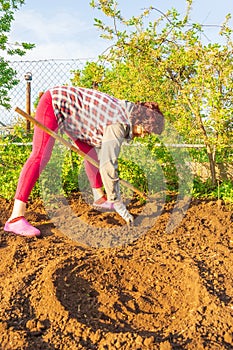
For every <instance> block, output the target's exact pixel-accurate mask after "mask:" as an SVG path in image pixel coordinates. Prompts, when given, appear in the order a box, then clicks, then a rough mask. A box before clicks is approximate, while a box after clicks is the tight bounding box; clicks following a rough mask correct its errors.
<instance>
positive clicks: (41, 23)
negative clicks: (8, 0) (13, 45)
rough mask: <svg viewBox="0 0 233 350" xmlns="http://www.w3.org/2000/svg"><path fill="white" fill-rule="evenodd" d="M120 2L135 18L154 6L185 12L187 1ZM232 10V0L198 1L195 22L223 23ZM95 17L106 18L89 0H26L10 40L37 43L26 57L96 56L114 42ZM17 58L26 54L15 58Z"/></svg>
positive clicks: (212, 30) (210, 34)
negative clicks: (96, 25) (105, 33)
mask: <svg viewBox="0 0 233 350" xmlns="http://www.w3.org/2000/svg"><path fill="white" fill-rule="evenodd" d="M118 4H119V9H120V10H121V11H122V14H123V15H124V16H125V17H131V16H137V15H139V14H140V12H141V10H142V9H144V8H148V7H149V6H150V5H151V6H153V7H155V8H157V9H158V10H160V11H163V12H166V11H167V10H168V9H171V8H172V7H174V8H176V9H177V10H178V11H179V12H180V13H181V14H184V12H185V4H186V1H185V0H177V1H172V0H163V1H161V0H131V1H130V0H128V1H127V0H118ZM153 13H154V15H155V16H157V15H158V13H156V12H153ZM228 13H233V1H232V0H221V1H217V0H194V2H193V7H192V21H193V22H199V23H201V24H205V25H221V24H222V23H223V21H224V18H225V16H226V14H228ZM95 17H96V18H99V19H100V18H101V19H104V20H106V17H104V16H103V15H102V13H101V12H99V11H98V10H94V9H93V8H91V7H90V5H89V0H25V4H24V5H23V6H22V7H21V8H20V10H19V11H17V12H16V13H15V20H14V22H13V25H12V30H11V33H10V37H9V39H10V42H15V41H17V42H31V43H34V44H36V48H35V49H33V50H32V51H30V52H28V53H27V54H26V55H25V56H23V60H43V59H74V58H79V59H83V58H95V57H97V56H98V55H99V54H101V53H102V52H103V51H105V50H106V49H107V48H108V47H109V45H110V43H109V42H108V41H106V40H104V39H101V38H100V34H101V32H100V31H99V30H98V29H97V28H96V27H95V26H94V18H95ZM231 27H232V28H233V20H231ZM217 32H218V28H216V27H208V28H206V37H207V38H205V40H207V41H209V42H212V41H217V40H218V39H217ZM16 59H19V60H22V57H21V58H17V57H16V56H15V57H12V58H11V60H16Z"/></svg>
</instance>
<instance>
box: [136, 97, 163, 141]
mask: <svg viewBox="0 0 233 350" xmlns="http://www.w3.org/2000/svg"><path fill="white" fill-rule="evenodd" d="M131 123H132V125H142V126H143V128H144V130H145V131H146V132H147V133H149V134H152V133H153V134H161V133H162V131H163V130H164V116H163V113H162V112H161V111H160V109H159V106H158V103H156V102H137V103H135V104H134V107H133V109H132V112H131Z"/></svg>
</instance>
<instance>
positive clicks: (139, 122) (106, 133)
mask: <svg viewBox="0 0 233 350" xmlns="http://www.w3.org/2000/svg"><path fill="white" fill-rule="evenodd" d="M35 118H36V119H37V120H38V121H40V122H41V123H42V124H44V125H45V126H47V127H48V128H50V129H51V130H53V131H58V129H60V130H61V131H62V132H65V133H66V134H67V135H68V136H69V137H70V138H71V139H72V140H73V141H74V142H75V144H76V145H77V146H78V148H79V149H80V150H81V151H83V152H84V153H85V154H88V155H89V156H91V157H92V158H93V159H94V160H96V161H98V163H99V168H98V169H97V168H96V167H95V166H94V165H92V164H91V163H90V162H88V161H85V171H86V174H87V177H88V179H89V182H90V185H91V188H92V192H93V197H94V203H93V206H94V207H95V208H102V209H105V210H107V211H112V210H113V211H116V212H117V213H118V214H119V215H120V216H121V217H122V218H123V219H124V220H125V221H126V222H127V223H133V216H132V215H131V214H130V213H129V212H128V210H127V209H126V207H125V205H124V203H123V202H122V201H121V195H120V189H119V178H118V171H117V169H118V156H119V153H120V148H121V144H122V142H123V140H125V139H126V140H130V139H132V138H133V137H135V136H139V137H140V136H144V135H145V134H151V133H155V134H160V133H161V132H162V130H163V127H164V117H163V115H162V113H161V112H160V110H159V108H158V105H157V104H156V103H136V104H134V103H132V102H128V101H122V100H118V99H116V98H114V97H112V96H109V95H107V94H105V93H102V92H100V91H97V90H92V89H86V88H81V87H69V86H59V87H54V88H51V89H50V90H48V91H47V92H45V93H44V94H43V95H42V97H41V99H40V102H39V104H38V107H37V110H36V116H35ZM54 142H55V140H54V138H53V137H51V136H49V135H48V134H47V133H46V132H44V131H42V130H41V129H40V128H39V127H37V126H35V129H34V136H33V147H32V152H31V154H30V156H29V158H28V160H27V161H26V163H25V165H24V166H23V169H22V171H21V174H20V177H19V181H18V186H17V190H16V194H15V201H14V206H13V211H12V214H11V216H10V218H9V219H8V221H7V222H6V224H5V227H4V230H5V231H6V232H12V233H15V234H18V235H21V236H27V237H33V236H39V235H40V231H39V230H38V229H37V228H35V227H33V226H32V225H31V224H30V223H29V222H28V221H27V220H26V219H25V217H24V215H25V212H26V203H27V201H28V197H29V195H30V193H31V191H32V189H33V187H34V185H35V183H36V181H37V179H38V178H39V176H40V173H41V172H42V170H43V169H44V168H45V166H46V164H47V163H48V161H49V159H50V157H51V153H52V149H53V146H54ZM103 187H104V190H105V192H104V190H103ZM105 193H106V194H105Z"/></svg>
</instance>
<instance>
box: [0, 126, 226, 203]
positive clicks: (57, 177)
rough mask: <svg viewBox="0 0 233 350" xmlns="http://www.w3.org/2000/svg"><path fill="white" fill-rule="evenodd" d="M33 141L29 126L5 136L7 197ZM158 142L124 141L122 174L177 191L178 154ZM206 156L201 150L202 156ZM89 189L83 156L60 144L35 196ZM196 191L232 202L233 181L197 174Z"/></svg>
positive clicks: (0, 176)
mask: <svg viewBox="0 0 233 350" xmlns="http://www.w3.org/2000/svg"><path fill="white" fill-rule="evenodd" d="M31 141H32V135H29V134H28V133H26V132H25V128H22V127H20V126H16V127H15V129H14V133H13V134H11V135H8V136H6V137H4V138H3V139H2V140H1V143H0V193H1V196H2V197H4V198H7V199H12V198H13V197H14V194H15V190H16V187H17V182H18V178H19V174H20V171H21V169H22V166H23V165H24V163H25V162H26V160H27V158H28V156H29V154H30V152H31V146H30V145H28V143H30V142H31ZM15 143H20V144H22V145H21V146H19V145H18V144H15ZM158 143H159V140H158V139H156V138H155V136H150V137H146V138H145V139H143V140H140V143H139V140H135V143H133V144H132V145H123V147H122V152H121V154H120V158H119V175H120V177H122V178H123V179H124V180H126V181H128V182H130V183H131V184H132V185H133V186H135V187H136V188H138V189H139V190H141V191H142V192H147V193H150V194H153V193H159V192H161V191H166V192H167V193H177V191H179V190H180V187H182V179H180V178H179V176H178V175H179V174H178V172H177V164H176V161H174V159H175V156H174V154H172V152H171V151H170V150H169V149H168V148H167V147H166V146H165V145H163V144H160V145H158ZM198 152H199V151H197V153H198ZM200 152H202V150H200ZM179 156H180V154H179ZM230 156H231V157H232V153H231V154H230V153H229V159H231V158H230ZM202 157H203V155H202V154H201V155H200V157H199V158H200V159H201V158H202ZM196 158H198V157H197V155H196ZM184 159H185V156H184V157H183V158H181V159H178V161H179V162H180V163H181V162H183V160H184ZM183 171H184V175H183V176H184V180H185V181H186V180H187V179H186V173H185V168H182V172H183ZM88 189H89V183H88V180H87V177H86V174H85V171H84V167H83V159H82V158H81V157H80V156H79V155H78V154H77V153H74V152H71V151H69V150H67V149H65V148H64V147H63V146H61V145H60V144H56V145H55V147H54V150H53V154H52V157H51V160H50V162H49V163H48V165H47V166H46V169H45V170H44V171H43V172H42V174H41V177H40V179H39V181H38V182H37V183H36V185H35V187H34V189H33V191H32V193H31V198H32V199H33V198H36V197H38V196H40V197H42V198H43V199H44V200H47V199H48V200H50V199H51V197H53V196H57V195H59V194H61V195H65V196H66V195H69V194H72V192H77V191H79V190H81V191H82V192H85V191H87V190H88ZM122 193H123V195H124V196H128V195H129V193H128V192H127V189H126V188H122ZM130 195H132V193H131V194H130ZM192 195H193V196H194V197H196V198H218V199H222V200H224V201H226V202H231V203H232V198H233V183H232V182H231V181H222V182H219V183H218V185H217V186H213V185H212V183H211V181H209V180H208V181H207V182H203V181H201V180H200V179H199V178H195V179H194V184H193V191H192Z"/></svg>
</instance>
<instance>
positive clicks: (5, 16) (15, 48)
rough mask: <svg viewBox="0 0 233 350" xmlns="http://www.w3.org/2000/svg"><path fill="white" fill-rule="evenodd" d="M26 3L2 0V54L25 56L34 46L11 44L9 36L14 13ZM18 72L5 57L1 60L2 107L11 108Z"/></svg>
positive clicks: (0, 5)
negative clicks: (10, 92) (12, 93)
mask: <svg viewBox="0 0 233 350" xmlns="http://www.w3.org/2000/svg"><path fill="white" fill-rule="evenodd" d="M23 3H24V1H23V0H13V1H10V0H1V1H0V52H3V51H4V52H5V53H6V54H7V55H9V56H12V55H19V56H23V55H24V54H25V52H26V50H31V49H32V48H33V47H34V44H29V43H24V42H23V43H21V44H20V43H9V41H8V35H9V32H10V29H11V24H12V22H13V21H14V12H15V11H16V10H18V9H19V7H20V6H21V5H22V4H23ZM18 82H19V81H18V80H17V79H16V72H15V71H14V70H13V69H12V68H11V67H10V64H9V62H8V61H7V60H6V59H4V58H3V57H1V58H0V105H1V106H3V107H5V108H10V97H9V95H8V93H9V90H10V89H11V88H12V87H13V86H15V85H17V84H18Z"/></svg>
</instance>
